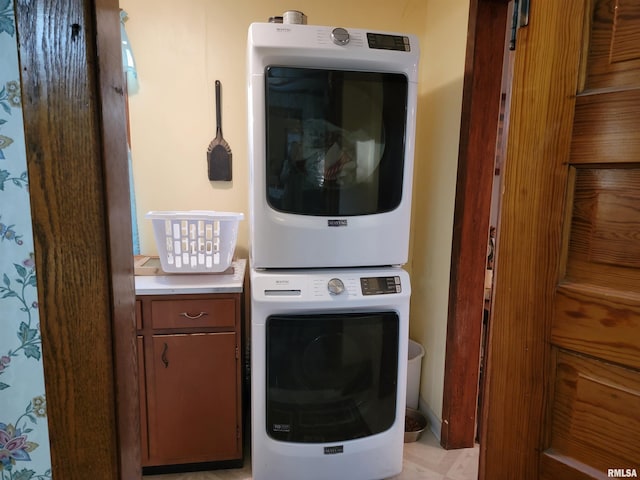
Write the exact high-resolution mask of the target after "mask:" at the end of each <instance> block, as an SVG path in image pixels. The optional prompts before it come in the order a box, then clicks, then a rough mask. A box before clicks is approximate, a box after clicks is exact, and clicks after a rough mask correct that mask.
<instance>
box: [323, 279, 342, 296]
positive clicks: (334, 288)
mask: <svg viewBox="0 0 640 480" xmlns="http://www.w3.org/2000/svg"><path fill="white" fill-rule="evenodd" d="M327 289H328V290H329V293H330V294H331V295H340V294H341V293H342V292H344V283H343V282H342V280H340V279H339V278H332V279H331V280H329V282H328V283H327Z"/></svg>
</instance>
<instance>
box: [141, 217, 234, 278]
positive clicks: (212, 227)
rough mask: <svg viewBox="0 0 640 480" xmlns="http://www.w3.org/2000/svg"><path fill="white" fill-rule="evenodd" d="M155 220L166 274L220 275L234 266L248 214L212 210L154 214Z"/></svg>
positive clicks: (156, 234)
mask: <svg viewBox="0 0 640 480" xmlns="http://www.w3.org/2000/svg"><path fill="white" fill-rule="evenodd" d="M145 218H148V219H150V220H152V222H153V233H154V235H155V239H156V246H157V247H158V257H159V258H160V264H161V265H162V270H164V271H165V272H167V273H216V272H223V271H225V270H226V269H227V268H229V266H230V265H231V262H232V260H233V254H234V252H235V249H236V240H237V238H238V223H239V221H240V220H243V219H244V214H242V213H235V212H216V211H210V210H190V211H183V212H179V211H164V212H159V211H154V212H149V213H147V214H146V216H145Z"/></svg>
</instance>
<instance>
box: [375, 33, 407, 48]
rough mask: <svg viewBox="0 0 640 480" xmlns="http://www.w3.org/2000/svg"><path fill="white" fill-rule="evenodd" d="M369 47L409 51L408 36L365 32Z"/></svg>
mask: <svg viewBox="0 0 640 480" xmlns="http://www.w3.org/2000/svg"><path fill="white" fill-rule="evenodd" d="M367 41H368V42H369V48H377V49H379V50H400V51H402V52H409V51H411V45H410V44H409V37H403V36H400V35H386V34H382V33H367Z"/></svg>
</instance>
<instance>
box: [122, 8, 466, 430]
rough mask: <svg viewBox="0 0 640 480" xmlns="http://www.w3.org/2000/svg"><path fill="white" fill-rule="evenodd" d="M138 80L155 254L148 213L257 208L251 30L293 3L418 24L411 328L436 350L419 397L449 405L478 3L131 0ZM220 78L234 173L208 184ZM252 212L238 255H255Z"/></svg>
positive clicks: (328, 14)
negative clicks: (251, 198) (467, 63)
mask: <svg viewBox="0 0 640 480" xmlns="http://www.w3.org/2000/svg"><path fill="white" fill-rule="evenodd" d="M120 5H121V7H122V8H123V9H124V10H126V11H127V13H128V14H129V21H128V22H127V23H126V28H127V33H128V36H129V40H130V41H131V44H132V47H133V51H134V54H135V59H136V62H137V67H138V74H139V78H140V90H139V92H138V93H137V94H136V95H133V96H131V97H130V99H129V107H130V118H131V135H132V155H133V165H134V178H135V188H136V200H137V207H138V223H139V226H140V241H141V250H142V253H145V254H155V253H156V246H155V242H154V239H153V233H152V230H151V225H150V221H148V220H145V219H144V214H145V213H146V212H147V211H149V210H186V209H213V210H222V211H236V212H243V213H245V215H247V214H248V188H249V178H248V176H249V172H248V164H247V145H246V143H247V135H246V133H247V132H246V130H247V129H246V123H247V117H246V111H247V104H246V74H245V73H246V69H245V55H246V52H245V48H246V33H247V28H248V26H249V24H250V23H252V22H255V21H266V20H267V19H268V18H269V17H270V16H273V15H279V14H281V13H282V12H284V11H285V10H287V9H291V8H295V9H297V10H301V11H303V12H304V13H305V14H306V15H307V17H308V22H309V23H313V24H318V25H335V26H345V27H352V28H371V29H378V30H389V31H401V32H406V33H413V34H416V35H418V36H419V37H420V40H421V50H422V58H421V74H420V75H421V77H420V84H419V95H420V98H419V110H418V135H417V143H416V171H415V174H416V176H415V184H414V191H415V196H414V215H413V218H414V223H413V239H412V251H413V255H412V258H411V260H410V264H409V265H407V268H408V269H409V270H410V272H411V274H412V282H413V291H414V292H415V294H414V295H413V303H412V318H411V336H412V338H414V339H415V340H417V341H419V342H420V343H422V344H423V345H424V346H425V348H426V350H427V356H426V360H425V361H424V362H423V376H422V386H421V396H422V398H423V399H424V401H425V402H426V406H427V408H429V409H430V410H431V411H432V412H433V413H434V414H435V415H436V416H437V417H438V418H441V412H442V405H441V404H442V383H443V378H444V341H445V332H446V313H447V295H448V282H449V257H450V245H451V228H452V223H453V203H454V194H455V172H456V162H457V152H458V135H459V120H460V104H461V95H462V78H463V69H464V68H463V66H464V48H465V47H464V46H465V41H466V33H467V32H466V29H467V14H468V5H469V1H468V0H452V1H446V2H445V1H442V0H427V1H424V0H399V1H396V2H388V1H382V0H376V1H365V0H352V1H348V2H345V1H343V0H325V1H324V2H317V1H315V0H298V1H297V2H296V3H295V4H294V5H293V6H292V4H291V2H290V1H283V0H269V1H266V2H264V1H258V0H241V1H238V2H231V3H229V2H226V3H222V2H220V1H213V0H183V1H182V2H179V3H176V2H174V1H169V0H121V1H120ZM216 79H219V80H220V81H221V82H222V106H223V110H222V124H223V133H224V137H225V139H226V140H227V142H229V144H230V146H231V149H232V152H233V182H232V183H218V182H209V180H208V178H207V168H206V150H207V146H208V144H209V142H210V141H211V139H212V138H213V137H214V134H215V112H214V101H215V95H214V87H213V85H214V81H215V80H216ZM248 241H249V235H248V221H246V220H245V221H244V222H242V225H241V229H240V235H239V239H238V253H239V254H240V255H244V256H246V255H247V252H248Z"/></svg>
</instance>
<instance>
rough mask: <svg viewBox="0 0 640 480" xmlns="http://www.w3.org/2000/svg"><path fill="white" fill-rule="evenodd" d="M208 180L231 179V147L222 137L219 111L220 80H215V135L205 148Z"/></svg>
mask: <svg viewBox="0 0 640 480" xmlns="http://www.w3.org/2000/svg"><path fill="white" fill-rule="evenodd" d="M207 167H208V171H209V180H212V181H231V147H230V146H229V144H228V143H227V141H226V140H225V139H224V138H223V137H222V114H221V113H220V80H216V136H215V138H214V139H213V140H211V143H210V144H209V148H208V149H207Z"/></svg>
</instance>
